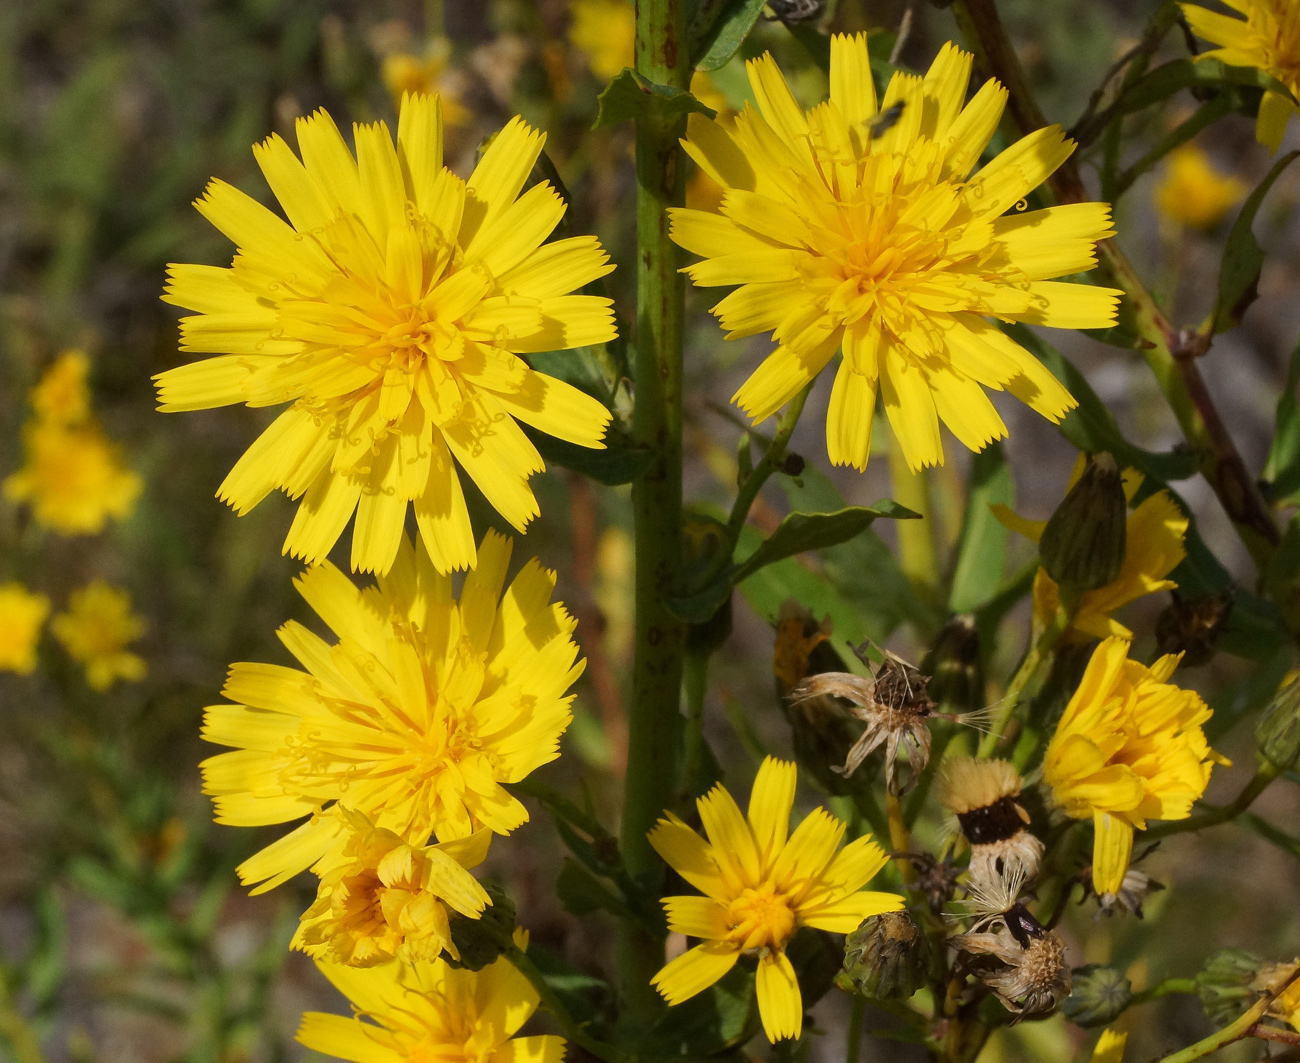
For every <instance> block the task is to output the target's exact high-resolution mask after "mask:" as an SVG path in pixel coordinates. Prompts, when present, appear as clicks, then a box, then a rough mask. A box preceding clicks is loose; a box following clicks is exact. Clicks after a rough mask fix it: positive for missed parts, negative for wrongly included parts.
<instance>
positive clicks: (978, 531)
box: [948, 443, 1015, 613]
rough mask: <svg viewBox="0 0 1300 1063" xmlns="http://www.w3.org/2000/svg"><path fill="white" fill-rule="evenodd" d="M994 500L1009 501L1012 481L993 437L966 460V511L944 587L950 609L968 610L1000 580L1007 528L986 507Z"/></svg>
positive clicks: (1008, 503) (982, 601)
mask: <svg viewBox="0 0 1300 1063" xmlns="http://www.w3.org/2000/svg"><path fill="white" fill-rule="evenodd" d="M999 503H1000V504H1002V505H1004V506H1011V505H1014V503H1015V485H1014V484H1013V482H1012V478H1011V469H1010V467H1009V466H1008V465H1007V461H1006V457H1005V455H1004V454H1003V453H1002V446H1001V444H999V443H993V444H992V445H991V446H988V447H985V448H984V449H983V450H982V451H980V452H979V453H978V454H976V455H975V458H974V460H973V461H972V463H971V478H970V488H969V492H968V494H967V497H966V516H965V518H964V519H963V521H962V527H961V537H960V538H959V539H958V540H957V562H956V564H955V565H954V566H953V573H952V586H951V588H950V589H949V591H948V608H949V609H950V610H952V611H953V612H954V613H969V612H973V611H974V610H976V609H978V608H979V607H980V606H982V605H984V604H985V603H986V602H989V601H991V600H992V599H993V598H994V597H995V596H996V595H997V593H998V590H999V588H1000V587H1001V585H1002V575H1003V572H1004V571H1005V570H1006V558H1007V536H1008V534H1009V533H1008V532H1007V529H1006V527H1005V526H1004V525H1003V524H1002V522H1001V521H999V520H998V519H997V518H996V517H995V516H993V513H992V511H991V510H990V509H989V507H990V506H992V505H996V504H999Z"/></svg>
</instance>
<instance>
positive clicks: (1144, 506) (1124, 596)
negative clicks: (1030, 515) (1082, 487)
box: [992, 455, 1187, 642]
mask: <svg viewBox="0 0 1300 1063" xmlns="http://www.w3.org/2000/svg"><path fill="white" fill-rule="evenodd" d="M1085 464H1086V459H1085V457H1084V456H1083V455H1080V456H1079V460H1078V461H1077V462H1075V466H1074V472H1073V474H1072V475H1071V477H1070V487H1073V486H1074V483H1075V481H1076V480H1078V478H1079V476H1080V475H1081V474H1082V472H1083V469H1084V466H1085ZM1122 475H1123V479H1124V497H1125V498H1126V499H1128V501H1129V503H1130V504H1132V502H1133V497H1134V496H1135V495H1136V494H1137V492H1138V489H1139V488H1140V487H1141V486H1142V479H1143V477H1142V474H1141V473H1140V472H1138V471H1137V470H1136V469H1125V470H1124V472H1123V474H1122ZM1067 490H1068V488H1067ZM992 508H993V513H994V515H995V516H996V517H997V518H998V520H1000V521H1001V522H1002V523H1003V524H1005V525H1006V526H1007V527H1008V528H1010V529H1011V530H1012V531H1016V532H1019V533H1020V534H1021V535H1023V536H1025V538H1027V539H1032V540H1033V541H1034V542H1038V540H1039V539H1041V538H1042V537H1043V529H1044V528H1045V527H1046V526H1047V522H1046V521H1043V520H1026V519H1025V518H1024V517H1021V516H1019V515H1018V514H1016V513H1014V512H1012V511H1011V510H1010V509H1009V508H1007V507H1006V506H1002V505H997V506H993V507H992ZM1186 535H1187V516H1186V515H1185V514H1184V513H1183V511H1182V510H1181V509H1179V508H1178V506H1177V504H1176V503H1175V502H1174V500H1173V498H1172V497H1170V494H1169V492H1168V491H1157V492H1156V493H1155V494H1153V495H1150V496H1148V497H1147V498H1146V499H1144V500H1143V501H1142V503H1141V504H1140V505H1138V506H1137V507H1136V508H1135V509H1134V510H1133V511H1132V512H1131V513H1130V514H1129V516H1128V522H1127V524H1126V535H1125V550H1124V564H1123V565H1122V566H1121V567H1120V570H1119V575H1118V576H1116V577H1115V578H1114V579H1113V580H1112V581H1111V582H1110V583H1107V584H1106V585H1105V586H1104V587H1098V588H1097V589H1096V590H1091V591H1084V593H1083V595H1082V596H1081V597H1080V599H1079V603H1078V605H1077V606H1076V607H1075V611H1074V616H1073V617H1072V618H1071V619H1070V627H1069V629H1068V630H1067V631H1066V635H1065V637H1066V638H1067V639H1069V640H1070V641H1072V642H1086V641H1087V640H1088V639H1104V638H1108V637H1109V636H1112V635H1114V636H1118V637H1119V638H1125V639H1132V638H1133V632H1131V631H1130V630H1129V629H1128V628H1126V627H1125V626H1124V625H1123V624H1121V623H1120V622H1119V621H1118V620H1116V619H1115V618H1114V617H1113V616H1112V615H1111V614H1112V613H1114V612H1116V611H1117V610H1118V609H1120V608H1121V607H1123V606H1125V605H1128V603H1129V602H1132V601H1136V600H1137V599H1138V598H1141V597H1143V596H1144V595H1147V594H1155V593H1156V592H1157V591H1167V590H1172V589H1173V588H1175V587H1177V586H1178V584H1177V583H1175V582H1174V581H1173V580H1171V579H1167V578H1166V577H1167V576H1168V575H1169V573H1171V572H1172V571H1173V570H1174V569H1175V568H1177V567H1178V565H1179V563H1180V562H1181V561H1182V560H1183V558H1184V557H1186V556H1187V549H1186V547H1185V546H1184V545H1183V540H1184V538H1185V537H1186ZM1060 610H1061V592H1060V588H1058V587H1057V585H1056V582H1055V580H1053V579H1052V577H1051V576H1049V575H1048V574H1047V571H1046V570H1045V569H1042V568H1040V569H1039V570H1038V575H1037V576H1036V577H1035V578H1034V626H1035V628H1036V629H1038V630H1042V629H1043V628H1045V627H1047V625H1048V624H1050V623H1051V622H1052V619H1053V618H1054V617H1055V616H1056V614H1057V613H1058V612H1060Z"/></svg>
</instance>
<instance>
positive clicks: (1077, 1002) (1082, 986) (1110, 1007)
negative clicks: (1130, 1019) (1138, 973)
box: [1065, 963, 1133, 1026]
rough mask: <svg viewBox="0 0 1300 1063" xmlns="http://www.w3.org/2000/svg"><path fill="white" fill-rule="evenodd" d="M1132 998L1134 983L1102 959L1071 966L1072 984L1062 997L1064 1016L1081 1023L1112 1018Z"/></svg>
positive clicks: (1101, 1022) (1101, 1023)
mask: <svg viewBox="0 0 1300 1063" xmlns="http://www.w3.org/2000/svg"><path fill="white" fill-rule="evenodd" d="M1132 1002H1133V985H1132V983H1131V982H1129V980H1128V979H1127V978H1126V977H1125V976H1124V974H1123V973H1122V972H1120V971H1117V970H1116V969H1115V968H1114V967H1107V966H1106V965H1105V964H1104V963H1089V964H1087V965H1086V966H1083V967H1076V968H1075V969H1074V988H1073V989H1072V990H1071V991H1070V995H1069V996H1068V997H1066V999H1065V1017H1066V1018H1067V1019H1069V1020H1070V1021H1071V1022H1073V1023H1077V1024H1078V1025H1080V1026H1105V1025H1106V1024H1107V1023H1110V1022H1114V1021H1115V1020H1116V1019H1117V1018H1119V1017H1120V1015H1122V1014H1123V1013H1124V1010H1125V1009H1126V1008H1127V1007H1128V1006H1129V1005H1130V1004H1131V1003H1132Z"/></svg>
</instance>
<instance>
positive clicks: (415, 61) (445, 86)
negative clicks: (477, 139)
mask: <svg viewBox="0 0 1300 1063" xmlns="http://www.w3.org/2000/svg"><path fill="white" fill-rule="evenodd" d="M450 69H451V41H449V40H447V38H446V37H433V38H431V39H430V40H429V41H428V43H427V44H426V45H425V47H424V54H423V55H420V54H417V53H415V52H407V51H397V52H389V53H388V54H387V55H385V56H384V58H383V61H382V62H381V64H380V75H381V77H382V78H383V79H384V87H385V88H386V89H388V94H389V95H390V96H391V97H392V98H393V103H394V104H395V105H396V106H398V107H400V106H401V104H402V97H403V96H406V95H408V94H409V95H412V96H416V95H420V94H425V95H429V96H438V97H439V98H440V99H441V101H442V120H443V121H444V122H445V123H446V124H447V126H448V127H449V128H451V129H459V128H460V127H462V126H466V125H469V123H470V120H471V119H472V118H473V115H472V114H471V113H470V112H469V111H468V110H467V109H466V108H465V106H464V105H463V104H462V103H461V102H460V100H459V99H458V98H457V95H456V93H455V92H453V91H452V86H451V85H450V84H449V82H448V78H447V76H446V75H447V72H448V71H449V70H450Z"/></svg>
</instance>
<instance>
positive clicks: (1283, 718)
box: [1255, 679, 1300, 771]
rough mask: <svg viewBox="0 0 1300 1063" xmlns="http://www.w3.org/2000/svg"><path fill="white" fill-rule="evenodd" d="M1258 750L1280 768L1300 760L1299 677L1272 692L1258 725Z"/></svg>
mask: <svg viewBox="0 0 1300 1063" xmlns="http://www.w3.org/2000/svg"><path fill="white" fill-rule="evenodd" d="M1255 741H1256V742H1257V743H1258V744H1259V753H1260V756H1262V757H1263V758H1264V759H1265V760H1267V761H1268V762H1269V763H1270V764H1272V765H1273V766H1274V767H1275V768H1277V769H1279V770H1280V771H1286V770H1287V769H1288V768H1292V767H1294V766H1295V763H1296V760H1297V759H1300V680H1295V679H1293V680H1292V681H1291V682H1289V683H1287V685H1286V686H1284V687H1283V688H1282V689H1281V690H1279V691H1278V692H1277V693H1276V694H1275V695H1273V701H1272V703H1271V704H1270V705H1269V707H1268V708H1267V709H1265V710H1264V715H1263V716H1261V717H1260V719H1259V723H1257V724H1256V725H1255Z"/></svg>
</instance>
